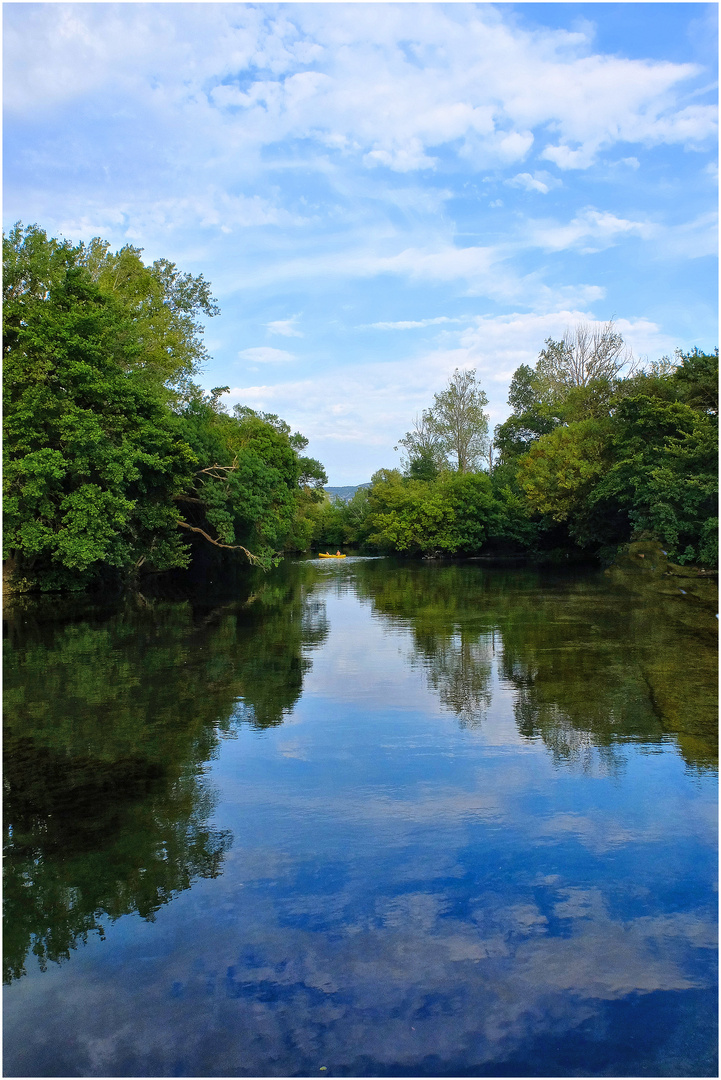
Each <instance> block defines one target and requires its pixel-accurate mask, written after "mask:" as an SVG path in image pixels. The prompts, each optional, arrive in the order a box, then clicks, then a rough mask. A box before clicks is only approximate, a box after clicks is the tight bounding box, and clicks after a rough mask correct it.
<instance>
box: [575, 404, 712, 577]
mask: <svg viewBox="0 0 721 1080" xmlns="http://www.w3.org/2000/svg"><path fill="white" fill-rule="evenodd" d="M704 400H707V399H706V398H704ZM612 430H613V437H612V448H613V457H614V459H615V461H614V463H613V465H612V466H611V468H610V469H608V470H607V471H606V473H605V475H604V476H603V477H602V478H601V479H600V482H599V484H598V486H597V488H596V489H595V491H594V492H593V493H592V494H591V501H592V503H598V502H599V501H602V500H605V501H609V500H615V501H616V502H617V503H618V504H619V505H620V506H621V507H622V508H624V509H625V510H626V512H627V514H628V518H629V521H630V523H631V525H632V526H633V527H634V529H635V531H636V533H645V534H650V535H652V536H654V537H655V538H657V539H659V540H660V541H661V542H662V543H663V546H664V548H665V549H666V550H667V551H668V552H669V555H671V556H672V557H673V558H674V559H675V561H676V562H679V563H685V562H700V563H703V564H706V565H713V564H715V563H716V561H717V558H718V544H717V532H718V476H717V468H718V425H717V422H716V418H715V417H714V416H712V415H710V414H709V413H706V412H702V411H700V410H697V409H693V408H691V407H690V406H689V405H686V404H684V403H683V402H667V401H659V400H657V399H654V398H651V397H647V396H645V395H638V396H637V397H633V398H627V399H625V400H622V401H621V402H620V403H619V405H618V408H617V410H616V412H615V415H614V418H613V429H612Z"/></svg>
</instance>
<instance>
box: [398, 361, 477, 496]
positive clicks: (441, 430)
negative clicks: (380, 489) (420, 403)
mask: <svg viewBox="0 0 721 1080" xmlns="http://www.w3.org/2000/svg"><path fill="white" fill-rule="evenodd" d="M487 404H488V398H487V397H486V395H485V393H484V392H483V390H481V388H480V386H479V385H478V380H477V378H476V373H475V371H463V370H461V369H460V368H456V370H455V371H454V373H453V378H452V379H450V380H449V382H448V386H447V387H446V388H445V390H441V392H440V393H438V394H434V401H433V405H432V406H431V408H430V409H425V410H424V411H423V413H422V415H421V416H420V417H416V419H415V424H414V427H413V429H412V430H411V431H408V432H406V434H405V435H404V436H403V438H402V439H399V440H398V441H399V444H400V445H401V446H404V447H405V448H406V450H407V451H408V459H409V462H408V469H407V471H408V474H409V475H410V476H412V477H413V478H414V479H426V480H430V479H432V478H433V477H434V476H435V475H436V474H437V473H438V472H439V471H440V470H442V469H449V468H455V469H456V470H457V471H458V472H461V473H467V472H475V471H477V470H478V469H480V467H481V463H482V462H483V460H484V458H485V457H486V456H487V454H488V416H487V415H486V413H484V411H483V409H484V407H485V406H486V405H487Z"/></svg>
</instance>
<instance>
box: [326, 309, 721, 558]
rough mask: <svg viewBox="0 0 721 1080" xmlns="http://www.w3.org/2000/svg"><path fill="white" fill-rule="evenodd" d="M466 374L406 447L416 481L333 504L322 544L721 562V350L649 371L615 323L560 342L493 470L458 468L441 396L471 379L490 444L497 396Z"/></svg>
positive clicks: (493, 455) (525, 368) (480, 438)
mask: <svg viewBox="0 0 721 1080" xmlns="http://www.w3.org/2000/svg"><path fill="white" fill-rule="evenodd" d="M462 374H464V373H459V372H458V371H457V372H456V373H455V374H454V376H453V379H452V380H451V382H450V384H449V387H448V389H447V390H446V391H444V393H443V394H436V396H435V405H434V406H433V407H432V408H431V409H429V410H425V411H424V412H423V414H422V415H421V416H420V417H419V418H418V419H417V420H416V422H415V427H414V429H413V430H412V431H411V432H409V433H407V434H406V435H405V436H404V438H403V439H401V440H400V442H401V445H403V447H404V448H405V450H406V453H407V457H406V460H405V474H404V475H403V474H401V473H400V472H399V471H398V470H385V469H382V470H380V471H379V472H378V473H376V474H375V476H374V477H373V483H372V486H371V487H370V489H367V490H366V489H362V490H360V491H358V492H357V493H356V495H355V496H354V497H353V499H352V500H351V501H350V502H349V503H347V504H344V503H340V502H336V503H335V504H330V503H326V505H325V506H324V507H322V508H321V509H320V511H319V513H318V514H317V517H316V535H317V537H318V539H319V541H320V542H325V543H329V544H336V543H338V544H341V543H351V544H353V543H356V544H363V545H365V547H366V548H368V549H369V550H377V551H385V552H399V553H402V554H409V555H413V554H422V555H455V554H470V553H477V552H479V551H483V552H486V553H493V554H496V555H498V554H501V555H502V554H516V553H530V554H532V555H534V556H543V557H563V558H566V557H567V556H569V555H570V554H572V553H574V552H576V553H578V554H580V555H584V556H588V555H592V556H596V555H599V554H601V555H610V554H612V553H613V552H615V551H616V550H617V549H618V547H619V546H620V545H623V544H625V543H628V542H629V541H631V540H638V539H655V540H657V541H659V542H660V543H661V544H662V546H663V548H664V550H665V551H667V552H668V554H669V556H670V557H671V558H672V559H674V560H675V561H676V562H677V563H696V564H700V565H702V566H714V565H715V563H716V561H717V528H718V519H717V514H718V509H717V490H718V483H717V454H718V387H717V380H718V351H716V352H715V353H703V352H700V351H699V350H694V351H693V352H690V353H687V354H683V353H677V354H676V356H675V357H674V359H669V358H668V357H664V358H663V359H662V360H660V361H657V362H656V363H654V364H652V365H651V366H650V367H649V368H648V370H644V371H640V370H639V369H638V366H637V365H636V364H635V362H634V360H633V357H632V356H631V354H630V351H629V350H627V349H626V347H625V345H624V342H623V339H622V337H621V335H620V334H618V333H617V332H616V330H615V328H614V326H613V324H612V323H609V324H607V325H606V326H603V327H600V328H596V329H593V328H589V327H588V326H584V325H581V326H579V327H577V328H576V330H575V331H573V332H569V333H568V334H567V335H566V336H565V337H564V338H563V340H561V341H553V340H548V341H547V342H546V343H545V347H544V348H543V349H542V350H541V353H540V355H539V359H538V362H537V364H536V365H535V367H530V366H529V365H526V364H524V365H521V366H520V367H519V368H518V369H517V371H516V372H515V374H514V376H513V378H512V380H511V384H510V389H509V397H508V403H509V405H510V406H511V409H512V410H513V411H512V413H511V415H510V417H509V418H508V419H507V420H506V421H505V423H503V424H500V425H499V426H498V427H497V428H496V430H495V432H494V439H493V443H492V446H491V447H490V448H489V450H488V453H487V455H486V460H485V461H484V462H483V464H484V465H487V469H486V470H485V471H471V470H470V469H469V468H468V464H467V463H465V464H464V467H463V468H461V467H460V462H461V461H462V457H461V456H459V455H456V457H455V464H454V461H453V459H452V456H449V452H448V446H449V444H448V443H447V442H446V443H444V442H443V441H442V439H441V436H440V435H439V431H440V426H439V422H438V420H437V416H436V414H437V412H438V409H439V402H441V403H442V402H444V401H446V400H448V399H451V398H452V397H453V396H454V394H455V395H456V396H458V387H459V385H460V384H461V382H463V383H464V385H465V386H467V387H468V386H470V387H471V388H472V389H473V392H474V394H475V395H476V406H477V407H476V409H475V411H473V410H468V411H467V412H466V414H465V432H464V435H463V440H462V445H475V446H476V447H480V446H482V445H483V444H484V441H485V440H486V431H487V426H486V418H485V416H484V415H483V413H482V410H481V409H480V406H479V403H480V401H485V396H484V395H482V391H481V390H480V387H478V384H477V382H476V380H475V376H474V374H473V373H470V375H471V376H473V377H472V378H464V379H463V380H462V379H461V378H460V376H461V375H462ZM465 374H466V375H468V374H469V373H465ZM481 460H482V459H481V457H480V454H479V455H477V456H476V457H475V459H474V465H475V468H476V470H478V469H479V468H480V464H481Z"/></svg>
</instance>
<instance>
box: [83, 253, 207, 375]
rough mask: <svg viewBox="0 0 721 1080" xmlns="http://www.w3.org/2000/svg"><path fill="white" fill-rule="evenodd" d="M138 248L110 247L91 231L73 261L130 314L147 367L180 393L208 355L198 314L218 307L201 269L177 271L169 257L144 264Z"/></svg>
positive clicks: (151, 373)
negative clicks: (194, 273)
mask: <svg viewBox="0 0 721 1080" xmlns="http://www.w3.org/2000/svg"><path fill="white" fill-rule="evenodd" d="M141 254H142V248H136V247H132V246H131V245H129V244H128V245H126V247H124V248H121V249H120V251H117V252H114V253H113V252H111V251H110V245H109V244H108V243H107V242H105V241H104V240H101V239H100V238H98V237H95V238H94V239H93V240H91V241H90V243H89V244H87V245H84V244H82V243H81V244H80V245H79V246H78V249H77V254H76V263H77V265H79V266H84V267H85V268H86V269H87V270H88V272H89V274H90V276H91V277H92V279H93V281H95V282H96V283H97V285H98V288H99V289H100V291H101V292H102V293H103V294H104V295H107V296H114V297H116V298H117V299H118V300H119V301H120V303H121V304H122V305H123V307H124V308H125V309H126V310H127V311H128V313H129V314H131V315H132V318H133V322H134V325H135V330H136V333H137V335H138V339H139V342H140V344H141V353H140V362H141V364H142V367H143V369H144V370H145V371H147V372H148V373H149V375H151V376H152V377H154V378H156V379H157V380H158V381H159V382H160V383H162V384H163V385H164V386H165V387H166V388H167V389H168V390H171V391H174V392H175V394H176V395H177V394H180V395H181V396H184V395H186V394H187V393H188V392H192V382H191V379H192V377H193V376H195V375H197V374H198V372H199V371H200V369H201V367H202V366H203V364H204V363H205V362H206V361H207V360H208V359H209V356H208V353H207V350H206V348H205V345H204V344H203V330H204V327H203V324H202V322H201V316H202V315H205V316H207V317H210V318H212V317H213V316H214V315H218V314H219V312H220V308H219V307H218V305H217V303H216V301H215V299H214V298H213V297H212V296H211V292H210V285H209V284H208V282H207V281H205V279H204V278H203V275H202V274H199V275H197V276H193V275H192V274H188V273H181V272H180V271H179V270H178V268H177V267H176V265H175V264H174V263H172V262H170V261H169V260H168V259H156V261H155V262H154V263H153V264H152V266H145V265H144V263H143V262H142V259H141V258H140V256H141Z"/></svg>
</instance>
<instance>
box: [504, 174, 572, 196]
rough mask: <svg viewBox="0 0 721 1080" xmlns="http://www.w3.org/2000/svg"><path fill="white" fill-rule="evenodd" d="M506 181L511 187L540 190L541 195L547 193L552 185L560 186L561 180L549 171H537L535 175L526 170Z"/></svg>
mask: <svg viewBox="0 0 721 1080" xmlns="http://www.w3.org/2000/svg"><path fill="white" fill-rule="evenodd" d="M506 183H507V184H509V185H510V186H511V187H520V188H525V190H526V191H538V192H540V194H541V195H547V194H548V192H549V191H550V190H551V188H552V187H558V185H559V184H560V180H557V179H556V177H555V176H551V174H550V173H547V172H537V173H535V174H533V175H531V173H527V172H526V173H517V175H516V176H514V177H512V178H511V179H510V180H506Z"/></svg>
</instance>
